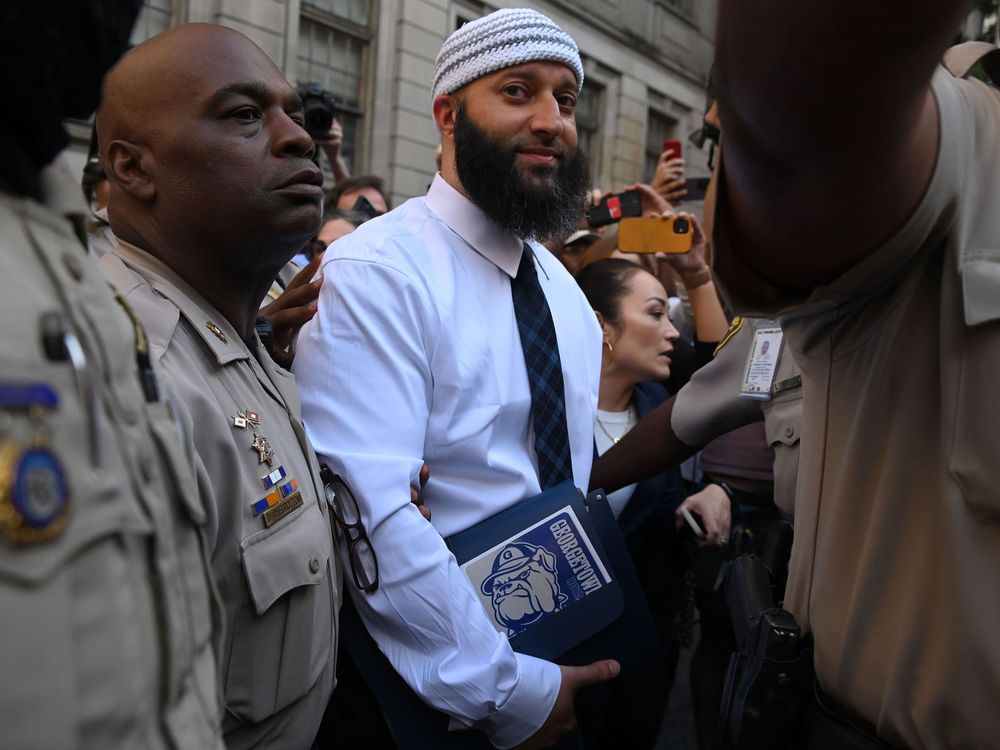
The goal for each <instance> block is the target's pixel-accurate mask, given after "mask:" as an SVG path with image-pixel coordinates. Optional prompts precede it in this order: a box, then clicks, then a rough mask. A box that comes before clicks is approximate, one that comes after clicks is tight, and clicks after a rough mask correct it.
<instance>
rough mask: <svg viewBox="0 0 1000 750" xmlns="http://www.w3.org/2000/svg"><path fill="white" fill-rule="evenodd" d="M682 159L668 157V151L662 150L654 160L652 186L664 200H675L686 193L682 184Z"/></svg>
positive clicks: (684, 181) (683, 180)
mask: <svg viewBox="0 0 1000 750" xmlns="http://www.w3.org/2000/svg"><path fill="white" fill-rule="evenodd" d="M686 182H687V181H686V180H685V179H684V160H683V159H679V158H670V152H669V151H664V152H663V153H662V154H660V158H659V160H658V161H657V162H656V172H655V173H654V174H653V184H652V188H653V190H655V191H656V192H657V193H658V194H659V195H661V196H662V197H663V199H664V200H668V201H672V202H676V201H679V200H680V199H681V198H683V197H684V196H685V195H687V190H686V189H685V187H684V184H685V183H686Z"/></svg>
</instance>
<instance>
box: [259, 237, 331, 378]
mask: <svg viewBox="0 0 1000 750" xmlns="http://www.w3.org/2000/svg"><path fill="white" fill-rule="evenodd" d="M322 259H323V254H322V253H319V254H318V255H317V256H316V257H315V258H313V259H312V260H311V261H309V263H308V265H306V267H305V268H303V269H302V270H301V271H299V272H298V273H297V274H295V278H293V279H292V280H291V282H289V284H288V286H287V287H285V291H283V292H282V293H281V294H280V295H279V296H278V298H277V299H276V300H274V302H272V303H271V304H269V305H267V306H265V307H262V308H261V309H260V315H261V317H264V318H267V319H268V320H269V321H271V327H272V328H273V329H274V346H273V351H271V353H270V354H271V357H272V358H273V359H274V361H275V362H277V363H278V364H279V365H281V366H282V367H284V368H286V369H287V368H289V367H291V366H292V360H293V359H294V358H295V347H294V346H292V342H293V339H294V338H295V334H296V333H297V332H298V330H299V329H300V328H301V327H302V326H303V324H305V323H306V321H308V320H310V319H311V318H312V316H313V315H315V314H316V298H317V297H318V296H319V290H320V287H321V286H322V285H323V279H322V277H320V278H318V279H316V281H310V279H311V278H312V277H313V276H314V275H315V274H316V269H317V268H319V262H320V261H321V260H322Z"/></svg>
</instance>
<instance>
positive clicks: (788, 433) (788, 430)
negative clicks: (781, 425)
mask: <svg viewBox="0 0 1000 750" xmlns="http://www.w3.org/2000/svg"><path fill="white" fill-rule="evenodd" d="M794 434H795V428H794V427H792V426H791V425H790V424H786V425H785V437H787V438H790V437H791V436H792V435H794Z"/></svg>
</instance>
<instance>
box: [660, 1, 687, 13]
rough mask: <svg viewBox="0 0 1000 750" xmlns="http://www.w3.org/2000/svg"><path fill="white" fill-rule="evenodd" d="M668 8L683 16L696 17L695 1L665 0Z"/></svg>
mask: <svg viewBox="0 0 1000 750" xmlns="http://www.w3.org/2000/svg"><path fill="white" fill-rule="evenodd" d="M663 2H664V4H665V5H666V6H667V7H668V8H672V9H673V10H675V11H677V12H678V13H680V14H681V15H683V16H693V15H694V0H663Z"/></svg>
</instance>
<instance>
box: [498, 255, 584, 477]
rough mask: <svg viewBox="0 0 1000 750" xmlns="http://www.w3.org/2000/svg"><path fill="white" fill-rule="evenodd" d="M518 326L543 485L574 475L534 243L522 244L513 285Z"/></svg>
mask: <svg viewBox="0 0 1000 750" xmlns="http://www.w3.org/2000/svg"><path fill="white" fill-rule="evenodd" d="M510 291H511V297H512V298H513V300H514V315H515V317H516V318H517V331H518V333H519V334H520V335H521V348H522V349H523V350H524V364H525V366H526V367H527V370H528V385H529V386H530V388H531V417H532V422H533V423H534V427H535V453H536V454H537V456H538V479H539V482H540V484H541V487H542V489H543V490H547V489H548V488H549V487H554V486H555V485H557V484H559V483H560V482H563V481H565V480H567V479H570V478H572V476H573V472H572V463H571V459H570V454H569V432H568V430H567V429H566V401H565V398H564V396H563V376H562V365H561V363H560V361H559V346H558V343H557V341H556V329H555V326H554V325H553V324H552V313H551V311H550V310H549V303H548V302H547V301H546V300H545V294H544V293H543V292H542V287H541V286H540V285H539V284H538V274H536V273H535V263H534V261H533V260H532V255H531V248H529V247H528V246H527V245H525V246H524V253H523V254H522V255H521V264H520V265H519V266H518V268H517V276H516V277H514V279H513V281H511V284H510Z"/></svg>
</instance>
